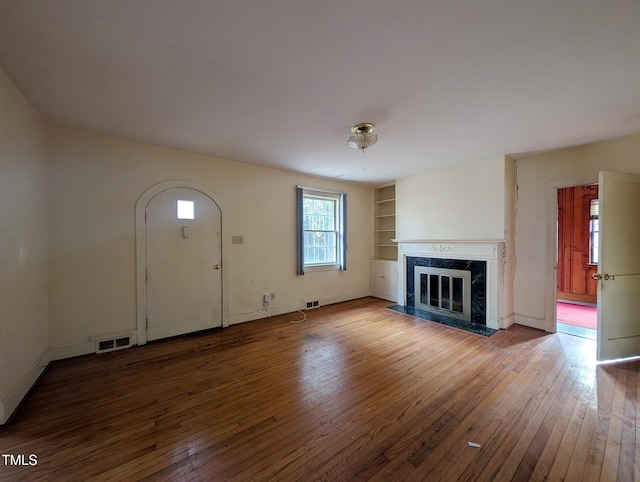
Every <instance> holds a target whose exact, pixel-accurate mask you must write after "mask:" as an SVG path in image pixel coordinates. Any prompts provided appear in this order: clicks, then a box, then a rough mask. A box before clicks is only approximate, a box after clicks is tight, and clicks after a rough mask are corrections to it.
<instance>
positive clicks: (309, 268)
mask: <svg viewBox="0 0 640 482" xmlns="http://www.w3.org/2000/svg"><path fill="white" fill-rule="evenodd" d="M339 269H340V265H339V264H307V265H305V267H304V272H305V273H312V272H314V271H334V270H339Z"/></svg>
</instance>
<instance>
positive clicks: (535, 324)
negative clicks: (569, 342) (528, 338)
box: [514, 313, 549, 332]
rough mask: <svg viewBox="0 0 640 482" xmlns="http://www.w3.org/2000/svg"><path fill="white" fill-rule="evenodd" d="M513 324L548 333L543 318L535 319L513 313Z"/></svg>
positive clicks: (545, 321)
mask: <svg viewBox="0 0 640 482" xmlns="http://www.w3.org/2000/svg"><path fill="white" fill-rule="evenodd" d="M514 322H515V323H517V324H518V325H524V326H528V327H530V328H536V329H538V330H543V331H547V332H548V331H549V330H548V329H547V320H546V319H544V318H535V317H533V316H525V315H519V314H517V313H514Z"/></svg>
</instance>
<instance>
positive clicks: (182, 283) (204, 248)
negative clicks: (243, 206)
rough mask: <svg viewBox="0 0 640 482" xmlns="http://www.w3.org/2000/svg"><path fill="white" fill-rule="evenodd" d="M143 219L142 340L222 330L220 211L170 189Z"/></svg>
mask: <svg viewBox="0 0 640 482" xmlns="http://www.w3.org/2000/svg"><path fill="white" fill-rule="evenodd" d="M145 215H146V221H145V231H146V254H147V259H146V284H147V339H148V340H157V339H160V338H167V337H171V336H176V335H181V334H184V333H191V332H194V331H199V330H205V329H208V328H214V327H218V326H222V267H221V264H222V257H221V251H222V250H221V239H222V238H221V213H220V208H219V207H218V206H217V204H216V203H215V202H214V201H213V200H212V199H211V198H209V197H208V196H206V195H205V194H203V193H202V192H200V191H197V190H195V189H190V188H172V189H168V190H166V191H163V192H161V193H159V194H157V195H156V196H155V197H153V199H151V201H149V204H147V207H146V210H145Z"/></svg>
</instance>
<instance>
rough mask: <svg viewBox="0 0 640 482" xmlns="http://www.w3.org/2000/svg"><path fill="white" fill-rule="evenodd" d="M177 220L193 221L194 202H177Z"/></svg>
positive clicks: (180, 200)
mask: <svg viewBox="0 0 640 482" xmlns="http://www.w3.org/2000/svg"><path fill="white" fill-rule="evenodd" d="M178 219H194V202H193V201H184V200H182V199H179V200H178Z"/></svg>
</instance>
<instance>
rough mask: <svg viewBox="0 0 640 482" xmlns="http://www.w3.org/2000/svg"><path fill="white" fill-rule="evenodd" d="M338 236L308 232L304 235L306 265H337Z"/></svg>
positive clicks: (331, 233) (320, 232)
mask: <svg viewBox="0 0 640 482" xmlns="http://www.w3.org/2000/svg"><path fill="white" fill-rule="evenodd" d="M336 248H337V243H336V234H335V233H333V232H322V231H306V232H305V233H304V262H305V264H320V263H336V262H337V249H336Z"/></svg>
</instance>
